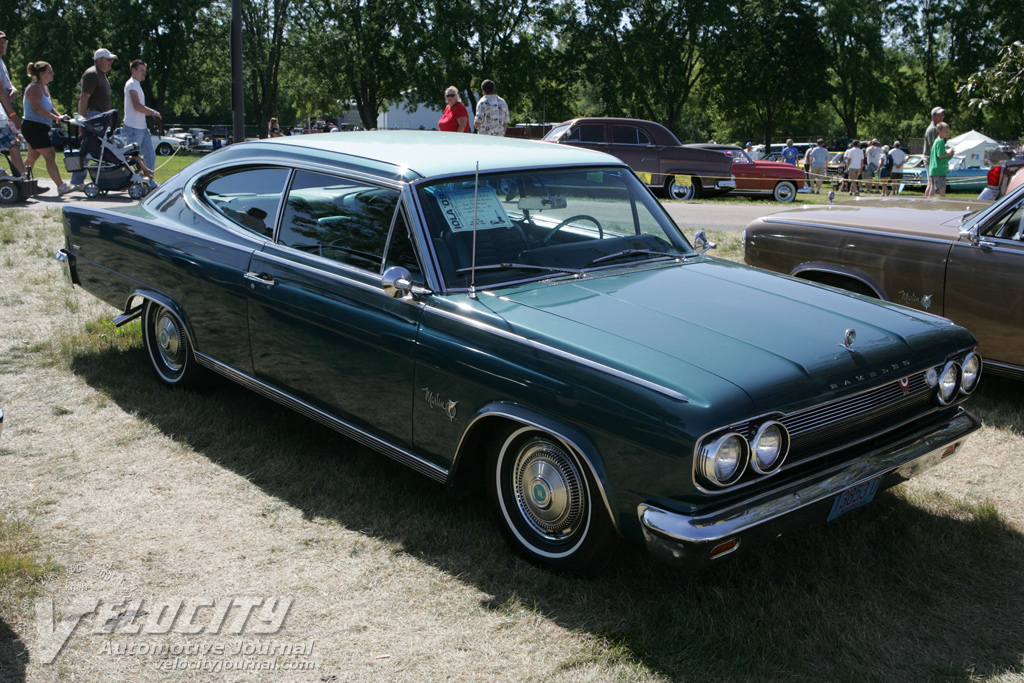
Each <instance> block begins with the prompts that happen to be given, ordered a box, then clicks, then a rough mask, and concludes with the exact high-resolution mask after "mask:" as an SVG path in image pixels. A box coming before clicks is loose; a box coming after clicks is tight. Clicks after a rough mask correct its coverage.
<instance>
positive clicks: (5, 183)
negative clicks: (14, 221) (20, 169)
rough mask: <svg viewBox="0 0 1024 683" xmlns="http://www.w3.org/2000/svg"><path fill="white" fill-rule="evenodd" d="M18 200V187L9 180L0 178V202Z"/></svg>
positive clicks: (9, 202)
mask: <svg viewBox="0 0 1024 683" xmlns="http://www.w3.org/2000/svg"><path fill="white" fill-rule="evenodd" d="M16 201H18V188H17V187H15V185H14V183H13V182H11V181H10V180H0V204H13V203H14V202H16Z"/></svg>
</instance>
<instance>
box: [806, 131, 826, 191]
mask: <svg viewBox="0 0 1024 683" xmlns="http://www.w3.org/2000/svg"><path fill="white" fill-rule="evenodd" d="M807 154H808V156H810V158H811V172H810V175H809V176H808V178H809V179H810V181H811V183H812V184H813V185H814V192H815V194H821V182H822V181H823V180H824V179H825V178H826V177H827V176H828V149H827V148H826V147H825V141H824V140H823V139H821V138H818V144H816V145H815V146H814V147H811V148H810V149H809V150H807Z"/></svg>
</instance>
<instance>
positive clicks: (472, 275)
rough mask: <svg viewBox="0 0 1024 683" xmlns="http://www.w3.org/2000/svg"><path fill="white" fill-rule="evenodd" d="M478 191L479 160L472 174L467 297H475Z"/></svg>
mask: <svg viewBox="0 0 1024 683" xmlns="http://www.w3.org/2000/svg"><path fill="white" fill-rule="evenodd" d="M479 193H480V161H479V160H477V162H476V174H475V175H474V176H473V256H472V261H471V262H470V267H469V298H470V299H475V298H476V198H477V195H478V194H479Z"/></svg>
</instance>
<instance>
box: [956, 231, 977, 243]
mask: <svg viewBox="0 0 1024 683" xmlns="http://www.w3.org/2000/svg"><path fill="white" fill-rule="evenodd" d="M960 237H962V238H964V239H966V240H967V241H968V242H970V243H971V244H972V245H974V246H975V247H976V246H978V231H977V230H975V229H974V228H960Z"/></svg>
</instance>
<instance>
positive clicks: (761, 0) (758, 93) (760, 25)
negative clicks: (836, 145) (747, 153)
mask: <svg viewBox="0 0 1024 683" xmlns="http://www.w3.org/2000/svg"><path fill="white" fill-rule="evenodd" d="M730 9H731V16H730V19H729V22H728V26H727V33H726V35H727V39H726V40H725V41H724V42H723V43H722V46H721V50H720V51H718V52H717V53H716V55H715V57H716V58H715V59H714V61H713V62H711V61H709V63H708V64H709V68H712V66H713V69H714V80H715V86H716V89H717V91H718V101H719V103H720V106H721V107H722V108H723V110H724V111H725V112H726V113H730V114H732V115H735V116H746V115H753V117H754V119H755V120H756V121H757V122H758V126H759V127H760V129H761V133H762V134H763V136H764V137H763V140H764V143H765V145H769V144H771V140H772V136H773V134H774V133H775V125H776V121H777V119H779V118H780V116H781V117H788V113H787V112H788V110H792V109H797V108H802V107H806V103H807V102H817V101H820V100H821V99H822V97H823V96H824V94H825V85H824V83H825V77H826V73H825V62H826V58H825V52H824V49H823V47H822V45H821V41H820V40H819V39H818V31H817V29H818V24H817V22H816V21H815V18H814V15H813V12H812V9H811V7H810V6H809V5H808V4H806V3H805V2H803V1H802V0H741V2H738V3H736V4H734V5H733V6H732V7H731V8H730Z"/></svg>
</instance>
